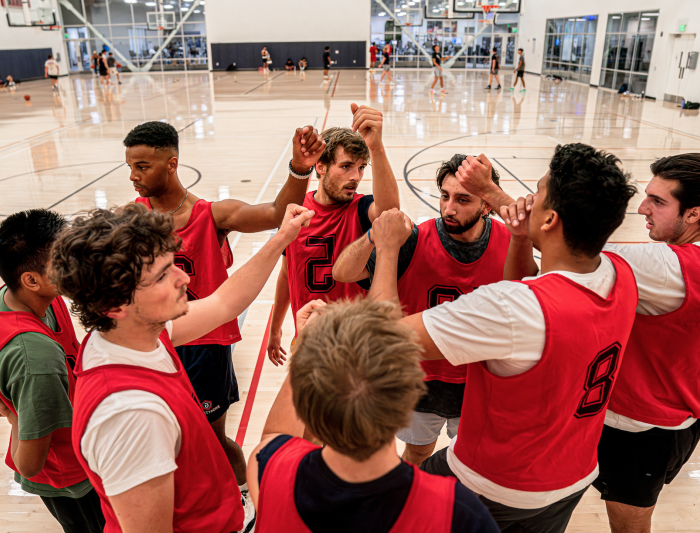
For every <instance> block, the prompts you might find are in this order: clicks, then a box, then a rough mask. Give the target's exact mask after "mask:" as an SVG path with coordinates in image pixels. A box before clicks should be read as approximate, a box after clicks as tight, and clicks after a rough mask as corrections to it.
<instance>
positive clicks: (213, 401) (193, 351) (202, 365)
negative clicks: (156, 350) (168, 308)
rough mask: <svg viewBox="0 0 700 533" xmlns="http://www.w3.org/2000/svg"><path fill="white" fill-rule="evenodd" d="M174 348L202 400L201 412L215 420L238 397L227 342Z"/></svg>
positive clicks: (229, 347)
mask: <svg viewBox="0 0 700 533" xmlns="http://www.w3.org/2000/svg"><path fill="white" fill-rule="evenodd" d="M175 350H177V354H178V355H179V356H180V360H181V361H182V366H183V367H184V368H185V371H186V372H187V375H188V376H189V378H190V382H191V383H192V387H193V388H194V392H196V393H197V398H199V401H200V403H201V404H202V409H204V414H206V415H207V419H208V420H209V422H210V423H211V422H215V421H217V420H218V419H219V418H221V417H222V416H223V415H224V414H226V411H227V409H228V408H229V406H230V405H231V404H233V403H236V402H237V401H239V400H240V397H239V395H238V381H236V373H235V372H234V371H233V360H232V359H231V346H229V345H220V344H202V345H200V346H178V347H177V348H175Z"/></svg>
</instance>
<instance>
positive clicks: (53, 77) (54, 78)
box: [49, 74, 58, 80]
mask: <svg viewBox="0 0 700 533" xmlns="http://www.w3.org/2000/svg"><path fill="white" fill-rule="evenodd" d="M49 79H52V80H57V79H58V76H52V75H51V74H49Z"/></svg>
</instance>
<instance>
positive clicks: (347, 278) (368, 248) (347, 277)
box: [333, 229, 374, 283]
mask: <svg viewBox="0 0 700 533" xmlns="http://www.w3.org/2000/svg"><path fill="white" fill-rule="evenodd" d="M369 231H370V232H371V231H372V230H371V229H370V230H369ZM368 233H369V232H368ZM369 239H370V237H369V236H368V234H367V233H365V234H363V235H362V236H361V237H360V238H359V239H356V240H355V242H353V243H351V244H350V245H348V246H346V247H345V250H343V251H342V252H341V254H340V256H339V257H338V259H336V260H335V264H334V265H333V279H335V280H337V281H340V282H342V283H352V282H354V281H360V280H361V279H367V278H368V277H369V272H368V271H367V268H366V265H367V260H368V259H369V256H370V255H371V254H372V250H374V244H372V243H371V242H370V240H369Z"/></svg>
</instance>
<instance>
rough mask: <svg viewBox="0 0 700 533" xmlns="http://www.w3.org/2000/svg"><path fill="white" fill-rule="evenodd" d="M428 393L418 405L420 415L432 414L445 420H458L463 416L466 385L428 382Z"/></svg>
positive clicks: (417, 409)
mask: <svg viewBox="0 0 700 533" xmlns="http://www.w3.org/2000/svg"><path fill="white" fill-rule="evenodd" d="M425 384H426V386H427V387H428V392H427V393H425V394H424V395H423V396H422V397H421V399H420V400H418V405H416V411H418V412H419V413H432V414H434V415H439V416H441V417H443V418H457V417H459V416H461V415H462V402H463V401H464V387H465V385H464V383H445V382H442V381H426V382H425Z"/></svg>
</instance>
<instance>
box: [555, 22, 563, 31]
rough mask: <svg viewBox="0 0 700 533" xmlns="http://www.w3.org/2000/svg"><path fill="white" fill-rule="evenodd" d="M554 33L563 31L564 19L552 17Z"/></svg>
mask: <svg viewBox="0 0 700 533" xmlns="http://www.w3.org/2000/svg"><path fill="white" fill-rule="evenodd" d="M554 27H555V30H556V31H555V33H564V19H554Z"/></svg>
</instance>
